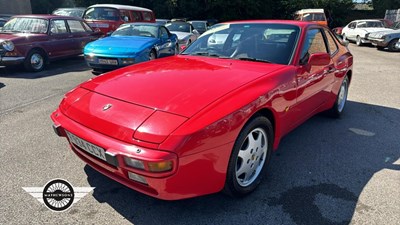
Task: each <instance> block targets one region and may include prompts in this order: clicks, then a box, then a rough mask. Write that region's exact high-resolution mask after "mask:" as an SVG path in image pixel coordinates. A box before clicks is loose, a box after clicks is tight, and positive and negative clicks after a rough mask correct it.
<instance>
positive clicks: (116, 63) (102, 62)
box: [99, 59, 118, 65]
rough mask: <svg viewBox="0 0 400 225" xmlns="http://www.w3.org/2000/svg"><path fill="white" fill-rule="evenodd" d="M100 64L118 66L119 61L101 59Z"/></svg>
mask: <svg viewBox="0 0 400 225" xmlns="http://www.w3.org/2000/svg"><path fill="white" fill-rule="evenodd" d="M99 63H100V64H106V65H118V61H117V60H114V59H99Z"/></svg>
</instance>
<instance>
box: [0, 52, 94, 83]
mask: <svg viewBox="0 0 400 225" xmlns="http://www.w3.org/2000/svg"><path fill="white" fill-rule="evenodd" d="M86 70H90V68H89V67H88V66H87V64H86V63H85V59H84V58H83V56H82V55H80V56H76V57H72V58H67V59H62V60H57V61H54V62H51V63H50V64H48V65H47V66H46V68H45V69H44V70H43V71H40V72H27V71H26V70H25V69H24V66H23V65H19V66H10V67H0V77H6V78H24V79H37V78H42V77H49V76H54V75H60V74H64V73H70V72H80V71H86Z"/></svg>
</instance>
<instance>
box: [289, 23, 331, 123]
mask: <svg viewBox="0 0 400 225" xmlns="http://www.w3.org/2000/svg"><path fill="white" fill-rule="evenodd" d="M325 35H326V34H325V32H324V30H323V28H311V29H309V30H307V33H306V36H305V39H304V42H303V46H302V50H301V60H300V61H301V62H300V64H301V65H300V67H299V69H298V71H297V75H296V81H297V106H298V109H297V110H298V111H299V114H298V115H299V122H302V121H304V120H305V119H307V118H308V117H309V116H310V115H311V114H313V113H314V112H315V111H316V110H317V109H318V108H319V107H320V106H322V105H323V104H324V103H325V102H326V101H327V99H328V98H327V95H328V94H329V93H330V91H331V89H332V84H333V81H334V72H335V68H334V65H333V61H332V59H331V60H330V63H329V64H327V65H320V66H316V65H314V66H311V65H310V64H309V63H308V59H309V58H310V56H311V55H312V54H318V53H328V54H329V53H330V52H329V49H328V45H327V43H326V36H325Z"/></svg>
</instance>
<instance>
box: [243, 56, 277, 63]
mask: <svg viewBox="0 0 400 225" xmlns="http://www.w3.org/2000/svg"><path fill="white" fill-rule="evenodd" d="M237 59H239V60H243V61H252V62H265V63H272V62H271V61H268V60H266V59H257V58H251V57H240V58H237Z"/></svg>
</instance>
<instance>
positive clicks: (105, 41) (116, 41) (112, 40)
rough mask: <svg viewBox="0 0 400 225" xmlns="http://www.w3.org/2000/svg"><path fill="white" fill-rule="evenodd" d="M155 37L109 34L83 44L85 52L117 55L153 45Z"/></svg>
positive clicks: (139, 50)
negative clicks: (109, 35)
mask: <svg viewBox="0 0 400 225" xmlns="http://www.w3.org/2000/svg"><path fill="white" fill-rule="evenodd" d="M156 42H157V39H156V38H151V37H139V36H129V37H128V36H111V37H106V38H102V39H99V40H97V41H94V42H91V43H89V44H87V45H86V46H85V49H84V53H85V54H89V53H92V54H107V55H118V54H127V53H137V52H141V51H143V50H144V49H146V48H148V47H150V46H152V45H154V44H155V43H156Z"/></svg>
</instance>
